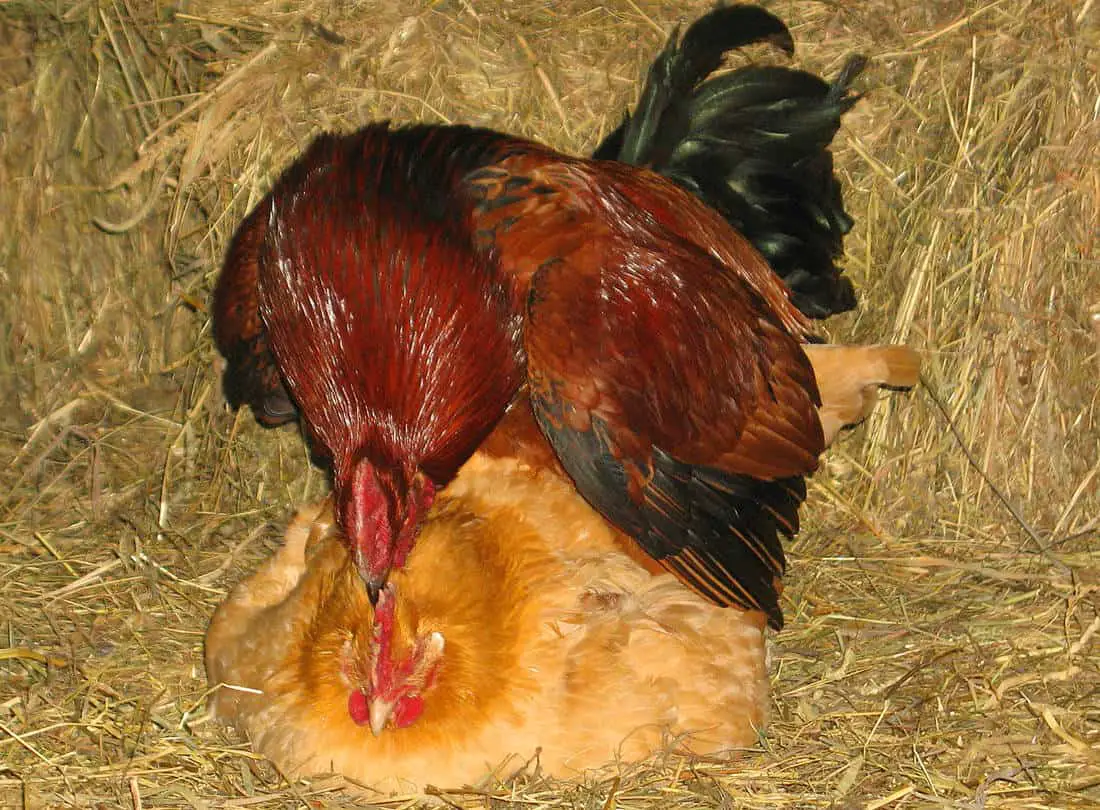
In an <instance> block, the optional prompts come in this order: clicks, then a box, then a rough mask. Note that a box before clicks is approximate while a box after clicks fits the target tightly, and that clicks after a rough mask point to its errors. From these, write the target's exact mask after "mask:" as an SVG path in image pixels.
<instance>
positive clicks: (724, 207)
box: [594, 6, 866, 318]
mask: <svg viewBox="0 0 1100 810" xmlns="http://www.w3.org/2000/svg"><path fill="white" fill-rule="evenodd" d="M765 39H771V40H772V41H773V42H775V43H776V44H777V45H779V46H780V47H782V48H783V49H784V50H785V51H787V52H788V53H789V52H791V51H792V50H793V45H792V44H791V40H790V35H789V33H787V29H786V27H785V26H784V25H783V23H782V22H780V21H779V20H778V19H776V18H775V17H773V16H772V15H771V14H769V13H768V12H766V11H764V10H763V9H760V8H757V7H755V6H731V7H728V8H722V9H717V10H715V11H712V12H711V13H709V14H707V15H706V16H704V17H702V18H701V19H699V20H698V21H697V22H696V23H695V24H694V25H692V26H691V27H690V28H689V29H688V31H687V33H686V34H685V35H684V37H683V39H682V40H680V43H679V45H677V44H676V34H673V36H672V38H671V39H670V40H669V42H668V44H667V45H666V46H665V48H664V50H663V51H662V52H661V53H660V54H659V55H658V57H657V59H656V60H655V61H654V63H653V66H652V67H651V68H650V71H649V75H648V77H647V79H646V84H645V88H644V89H643V90H642V95H641V98H640V99H639V102H638V107H637V109H636V110H635V111H634V113H633V115H630V116H628V117H627V119H626V121H624V122H623V125H622V126H620V127H619V128H618V129H617V130H616V131H615V132H613V133H612V134H611V135H610V136H608V138H607V139H606V140H604V142H603V143H602V144H600V146H599V147H598V148H597V149H596V152H595V153H594V157H596V158H601V159H614V160H620V161H623V162H626V163H633V164H635V165H643V166H649V167H650V168H652V169H654V170H655V171H657V172H660V173H661V174H663V175H665V176H667V177H669V178H670V179H672V180H674V181H675V182H677V183H679V184H680V185H681V186H683V187H685V188H687V189H688V190H689V191H691V192H692V193H693V194H695V195H696V196H697V197H699V198H701V199H702V200H703V201H705V202H706V203H707V204H709V205H710V206H711V207H713V208H715V209H716V210H717V211H719V212H720V213H721V214H722V216H724V217H725V218H726V219H727V220H728V221H729V222H730V224H731V225H733V227H734V228H736V229H737V230H738V231H739V232H740V233H742V234H744V235H745V236H746V237H748V238H749V239H750V240H751V241H752V243H753V244H754V245H755V246H756V248H757V249H758V250H759V251H760V252H761V253H762V254H763V255H764V257H765V258H766V259H767V260H768V262H769V264H770V265H771V266H772V268H773V269H774V270H775V271H776V273H778V274H779V275H780V276H781V277H782V278H783V280H784V281H785V282H786V284H787V286H788V288H789V289H790V290H791V300H792V301H793V302H794V304H795V305H796V306H797V307H798V308H799V309H800V310H802V312H804V313H805V314H806V315H809V316H810V317H813V318H825V317H828V316H829V315H833V314H836V313H839V312H845V311H847V310H849V309H852V308H853V307H854V306H855V303H856V299H855V292H854V290H853V288H852V283H851V281H850V280H848V279H847V278H845V277H843V276H842V275H841V271H840V269H839V268H838V267H837V266H836V264H835V259H836V258H838V257H839V256H840V255H841V252H842V250H843V240H844V235H845V234H846V233H848V231H849V230H850V229H851V227H852V219H851V217H849V216H848V214H847V212H845V210H844V204H843V200H842V198H841V193H840V184H839V182H838V180H837V178H836V177H835V176H834V174H833V160H832V155H831V154H830V152H829V144H830V143H831V142H832V139H833V137H834V136H835V135H836V132H837V130H838V129H839V127H840V119H841V117H842V116H843V114H844V113H845V112H847V111H848V110H849V109H851V107H852V106H853V105H854V104H855V103H856V101H857V100H858V99H859V96H858V95H857V94H855V93H853V92H851V91H850V89H849V86H850V84H851V82H852V81H853V79H855V77H856V76H857V75H858V74H859V73H860V71H862V70H863V68H864V66H865V64H866V60H865V59H864V58H863V57H861V56H857V57H852V58H851V59H849V60H848V62H847V63H846V64H845V66H844V68H843V69H842V70H841V72H840V74H839V75H838V76H837V78H836V80H835V81H833V82H832V83H831V84H830V83H828V82H826V81H824V80H822V79H821V78H819V77H818V76H815V75H814V74H812V73H807V72H805V71H800V70H792V69H790V68H784V67H778V66H762V65H750V66H748V67H743V68H740V69H738V70H734V71H732V72H730V73H726V74H724V75H722V76H718V77H716V78H712V79H709V80H707V81H704V79H706V77H707V76H708V75H709V74H710V73H711V72H712V71H713V70H715V69H716V68H717V67H718V66H719V64H720V62H721V57H722V54H723V53H724V52H726V51H728V50H731V49H732V48H735V47H738V46H741V45H746V44H749V43H753V42H760V41H762V40H765Z"/></svg>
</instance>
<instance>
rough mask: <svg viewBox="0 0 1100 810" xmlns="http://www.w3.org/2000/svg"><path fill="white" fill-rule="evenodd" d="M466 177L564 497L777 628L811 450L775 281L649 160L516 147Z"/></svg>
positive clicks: (813, 461) (803, 391) (792, 334)
mask: <svg viewBox="0 0 1100 810" xmlns="http://www.w3.org/2000/svg"><path fill="white" fill-rule="evenodd" d="M470 182H471V187H472V188H473V189H474V194H475V198H476V204H475V212H474V219H475V224H476V226H477V228H478V233H479V235H480V237H481V239H482V240H484V241H485V243H486V245H487V247H488V248H489V249H491V250H493V251H494V253H495V254H496V255H497V257H498V258H499V261H500V263H501V266H502V267H503V268H504V269H505V271H506V272H509V273H512V274H513V275H514V276H515V277H516V279H517V281H518V282H519V283H520V285H521V288H522V286H523V285H528V286H529V295H528V304H527V323H526V326H525V345H526V349H527V355H528V357H527V360H528V380H529V384H530V392H531V401H532V407H533V408H534V411H535V415H536V417H537V419H538V421H539V425H540V426H541V428H542V430H543V432H544V433H545V434H546V435H547V437H548V438H549V440H550V442H551V444H552V445H553V446H554V449H555V451H556V453H557V455H558V457H559V459H560V460H561V462H562V465H563V466H564V467H565V469H566V470H567V471H568V473H569V475H570V476H571V477H572V478H573V480H574V482H575V483H576V485H577V489H578V491H579V492H580V493H581V494H582V495H583V496H584V497H585V498H586V499H587V500H588V501H589V502H590V503H592V505H593V506H595V507H596V508H597V509H598V510H599V511H600V512H601V513H603V515H604V516H605V517H606V518H608V519H609V520H610V521H612V522H613V523H614V524H616V525H617V526H618V527H619V528H620V529H622V530H623V531H624V532H626V533H627V534H629V535H630V536H631V537H633V538H634V539H635V540H636V541H637V542H638V543H639V544H640V545H641V546H642V548H644V549H645V551H646V552H647V553H648V554H649V555H651V556H652V557H653V558H654V559H656V560H658V561H659V562H660V563H661V564H662V565H663V566H664V567H665V568H667V569H668V570H670V571H672V572H673V573H674V574H675V575H676V576H677V577H679V578H680V579H681V580H683V581H684V582H685V583H686V584H688V585H689V586H691V587H692V588H693V589H695V590H696V591H698V592H699V593H700V594H701V595H703V596H705V597H706V598H708V599H710V600H712V601H714V602H716V603H718V604H721V605H738V606H740V607H743V608H748V609H756V610H762V611H765V612H766V613H767V614H768V617H769V619H770V621H771V623H772V624H773V625H775V626H778V625H779V624H780V623H781V621H782V616H781V613H780V610H779V605H778V587H777V586H778V583H777V579H778V577H779V575H780V574H781V573H782V571H783V567H784V558H783V551H782V547H781V544H780V541H779V536H778V535H779V532H782V533H783V534H787V535H790V534H793V533H794V532H795V531H796V530H797V527H798V506H799V504H800V503H801V502H802V500H803V498H804V497H805V486H804V483H803V480H802V476H804V475H806V474H808V473H810V472H812V471H813V470H814V469H815V468H816V466H817V457H818V455H819V454H820V452H821V450H822V445H823V438H822V432H821V425H820V422H819V420H818V417H817V413H816V410H815V407H816V405H817V404H818V395H817V388H816V385H815V382H814V377H813V370H812V367H811V366H810V363H809V361H808V360H807V358H806V356H805V354H804V353H803V351H802V349H801V347H800V340H799V337H798V336H796V335H797V334H798V332H797V330H798V329H799V328H800V327H801V324H802V321H801V319H800V316H799V315H798V313H797V312H796V311H795V310H794V309H793V307H792V306H791V305H790V304H789V302H788V301H787V299H786V295H785V293H784V292H783V290H782V283H781V282H780V281H779V280H778V279H774V276H772V275H771V273H770V270H769V269H768V267H767V265H766V264H765V263H764V262H763V260H762V259H761V258H760V256H759V254H757V253H756V251H755V250H754V249H753V248H752V247H751V245H749V243H748V242H747V241H746V240H744V239H743V238H742V237H740V236H739V235H738V234H737V233H735V232H734V231H733V230H732V229H731V228H729V226H728V225H726V223H725V222H724V221H722V220H721V218H720V217H718V216H717V215H716V214H714V212H712V211H711V210H710V209H708V208H707V207H706V206H705V205H704V204H702V203H700V202H698V201H697V200H695V199H694V198H692V197H691V196H690V195H689V194H688V193H686V192H683V191H681V190H680V189H678V188H676V187H675V186H673V185H672V184H671V183H668V182H666V181H664V180H662V179H661V178H658V177H656V176H655V175H653V174H651V173H649V172H646V171H644V170H638V169H632V168H630V167H624V166H619V165H616V164H608V163H592V162H584V161H560V162H555V163H547V162H544V161H528V162H527V163H525V162H524V161H523V159H522V158H513V159H510V160H508V161H505V162H503V163H501V164H498V165H497V166H495V167H492V168H490V169H485V170H481V171H479V172H477V173H475V174H474V175H472V176H471V177H470ZM773 279H774V281H773ZM777 291H778V292H777Z"/></svg>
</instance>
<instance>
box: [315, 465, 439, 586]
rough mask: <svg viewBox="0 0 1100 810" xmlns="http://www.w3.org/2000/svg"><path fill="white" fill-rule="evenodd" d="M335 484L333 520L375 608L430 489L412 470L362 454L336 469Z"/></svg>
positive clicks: (421, 514) (400, 560) (432, 494)
mask: <svg viewBox="0 0 1100 810" xmlns="http://www.w3.org/2000/svg"><path fill="white" fill-rule="evenodd" d="M335 484H336V485H335V490H336V510H337V518H338V520H339V522H340V527H341V528H342V529H343V530H344V535H345V536H346V537H347V538H348V542H349V544H350V546H351V553H352V558H353V559H354V560H355V565H356V567H357V568H358V569H359V575H360V576H361V577H362V578H363V581H364V582H365V583H366V585H367V592H368V594H369V595H370V600H371V603H372V604H375V603H377V601H378V597H379V594H380V593H381V591H382V588H383V586H385V584H386V579H387V578H388V577H389V573H390V570H391V569H393V568H401V567H402V566H403V565H404V564H405V558H406V557H407V556H408V554H409V551H410V550H411V549H412V545H413V541H414V540H415V539H416V533H417V531H418V530H419V527H420V522H421V520H423V518H424V515H425V514H426V513H427V511H428V509H429V508H430V507H431V505H432V500H433V499H434V497H435V485H434V484H433V483H432V481H431V479H430V478H428V477H427V476H426V475H425V474H424V473H423V472H422V471H420V470H418V469H416V468H415V467H413V466H410V465H400V464H376V463H374V462H373V461H372V460H371V458H370V457H369V456H366V455H357V456H355V457H353V459H352V461H351V462H350V463H348V464H346V465H342V466H341V467H339V468H337V474H336V482H335Z"/></svg>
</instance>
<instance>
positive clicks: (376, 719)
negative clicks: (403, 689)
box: [370, 698, 393, 737]
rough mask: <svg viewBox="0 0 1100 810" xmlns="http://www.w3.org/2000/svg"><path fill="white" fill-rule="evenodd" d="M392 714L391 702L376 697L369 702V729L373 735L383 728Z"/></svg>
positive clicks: (376, 734)
mask: <svg viewBox="0 0 1100 810" xmlns="http://www.w3.org/2000/svg"><path fill="white" fill-rule="evenodd" d="M392 714H393V704H392V703H390V702H388V701H385V700H380V699H378V698H375V699H374V700H372V701H371V702H370V730H371V733H372V734H374V736H375V737H377V736H378V735H379V734H381V733H382V732H383V731H384V730H385V728H386V723H388V722H390V715H392Z"/></svg>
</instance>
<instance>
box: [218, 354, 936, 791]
mask: <svg viewBox="0 0 1100 810" xmlns="http://www.w3.org/2000/svg"><path fill="white" fill-rule="evenodd" d="M810 358H811V360H812V362H813V364H814V372H815V375H816V376H817V377H818V378H819V379H823V378H824V377H825V376H829V378H830V380H831V382H830V383H829V384H824V382H823V384H822V385H821V390H822V391H823V402H822V405H821V411H822V421H823V423H826V424H829V425H835V426H836V427H837V428H840V427H846V426H848V425H850V424H853V423H855V422H858V421H859V420H861V419H862V418H863V417H864V416H866V415H867V413H868V412H869V408H870V406H871V405H872V404H873V402H874V397H872V396H870V394H871V393H872V392H874V391H876V390H877V388H878V387H879V386H882V385H885V386H890V387H895V388H897V387H911V386H912V385H913V384H914V383H915V381H916V373H917V358H916V356H915V354H914V353H913V352H912V351H911V350H909V349H907V348H905V347H900V346H886V347H883V346H872V347H844V346H829V347H813V351H812V352H811V354H810ZM837 372H842V373H837ZM826 413H829V414H831V415H832V416H826ZM834 435H835V434H834ZM621 542H622V538H621V536H620V535H619V534H618V533H617V532H615V531H614V530H613V529H612V528H611V526H610V525H609V524H608V523H607V522H606V521H604V520H603V519H602V518H601V517H600V516H599V514H597V513H596V512H595V511H594V510H593V509H591V507H589V506H588V505H587V504H586V503H585V502H584V501H583V500H582V499H581V498H580V496H579V495H578V494H577V493H576V491H575V490H574V489H573V487H572V486H571V483H570V482H569V480H568V478H566V477H565V475H564V474H563V472H562V471H561V470H560V468H558V466H557V464H556V462H555V460H554V456H553V453H552V452H551V451H550V448H549V446H548V445H547V443H546V439H545V438H544V437H543V436H542V435H541V433H540V432H539V430H538V429H537V428H536V427H535V426H534V424H533V415H532V412H531V410H530V409H529V408H517V409H514V410H513V411H510V412H509V415H508V417H507V418H506V419H505V420H503V421H502V422H501V423H500V425H499V426H498V427H497V428H496V429H495V430H494V431H493V433H492V434H491V436H490V437H489V439H488V440H487V441H486V442H484V443H483V444H482V446H481V447H479V448H478V451H477V452H476V453H475V455H474V456H473V457H472V458H471V459H470V460H469V461H468V462H467V463H466V464H465V465H463V467H462V469H461V471H460V472H459V474H458V476H457V477H456V478H455V479H454V480H453V481H452V482H451V483H450V484H449V485H448V486H447V487H446V488H445V489H444V490H442V491H441V493H440V496H439V498H438V500H437V502H436V503H435V505H434V507H433V509H432V510H431V511H430V513H429V514H428V515H427V516H426V518H425V520H424V522H423V526H422V529H421V532H420V536H419V539H418V541H417V543H416V546H415V548H414V549H413V550H412V552H411V554H410V555H409V558H408V560H407V561H406V565H405V566H404V567H403V568H401V569H399V570H396V571H395V572H394V573H393V575H392V576H391V579H390V582H389V583H388V585H387V586H386V587H385V588H384V589H383V590H382V592H381V593H380V595H379V599H378V603H377V606H372V605H371V603H370V600H369V599H368V597H367V594H366V592H365V589H364V588H363V587H362V584H361V581H360V579H359V575H358V572H357V570H356V568H355V565H354V563H353V561H352V560H351V557H350V555H349V553H348V549H347V546H346V544H345V543H344V541H343V540H342V538H341V537H340V536H339V532H338V530H337V528H336V526H335V524H334V521H333V517H332V512H331V507H330V506H329V505H328V504H325V505H321V506H316V507H307V508H305V509H303V510H301V511H300V512H299V514H298V516H297V517H296V518H295V519H294V520H293V521H292V523H291V525H290V527H289V528H288V530H287V532H286V537H285V541H284V544H283V546H282V547H281V548H280V550H279V551H278V552H277V553H276V555H275V556H274V557H273V558H272V559H271V560H270V561H268V562H267V563H266V564H265V565H264V566H263V567H262V568H261V569H260V570H259V571H258V572H257V573H255V574H254V575H252V576H251V577H249V578H247V579H245V580H244V581H242V582H241V583H240V584H238V585H237V586H236V587H235V588H234V589H233V590H232V592H231V593H230V594H229V596H228V597H227V598H226V600H225V601H224V602H223V603H222V604H221V605H220V606H219V607H218V610H217V612H216V613H215V615H214V618H213V620H212V622H211V625H210V628H209V631H208V633H207V637H206V667H207V674H208V678H209V681H210V685H211V688H212V690H213V692H212V698H211V709H212V711H213V714H214V715H215V716H217V717H218V718H220V719H222V720H224V721H227V722H231V723H233V724H234V725H236V726H237V728H238V729H240V730H241V731H244V732H246V733H247V734H248V736H249V737H250V738H251V740H252V743H253V745H254V746H255V748H256V750H258V751H259V752H261V753H263V754H265V755H267V756H268V757H270V758H271V759H272V760H274V762H275V763H276V765H278V766H279V767H280V769H281V770H282V771H283V772H284V773H288V774H309V773H311V772H315V771H319V770H325V769H329V768H332V769H334V770H336V771H338V772H340V773H343V774H344V775H346V776H349V777H351V778H353V779H356V780H359V781H363V782H367V783H369V784H371V785H373V786H377V787H381V788H385V789H390V790H407V789H409V788H413V789H423V787H424V785H425V784H426V783H427V782H429V781H430V782H431V783H433V784H437V785H438V784H448V785H449V784H466V783H474V782H475V781H477V780H478V779H479V778H480V777H481V776H483V775H484V774H485V771H486V769H487V768H492V767H494V766H496V765H497V764H498V763H502V762H504V761H506V760H508V759H509V758H510V757H518V759H513V761H512V765H511V766H510V767H509V770H513V769H514V768H515V767H516V765H517V764H518V763H522V762H523V761H524V760H525V759H527V758H528V757H530V756H532V755H533V754H534V753H535V752H536V751H539V750H540V749H541V753H540V757H539V764H540V765H541V766H542V767H543V768H544V769H545V770H546V771H547V772H549V773H551V774H554V775H557V776H570V775H573V774H575V773H576V772H577V771H579V770H583V769H585V768H591V767H599V766H602V765H604V764H605V763H607V762H608V761H610V760H612V759H614V758H616V757H619V758H621V759H625V760H634V759H640V758H643V757H646V756H648V755H649V754H651V753H652V752H654V751H655V750H657V749H658V748H659V747H661V745H662V744H663V742H664V738H665V737H666V735H671V736H672V737H673V738H674V739H675V741H676V742H677V744H678V745H679V747H680V748H682V749H684V750H686V751H689V752H692V753H695V754H711V753H716V752H720V751H727V750H729V749H731V748H738V747H744V746H747V745H751V744H753V743H754V742H755V741H756V739H757V734H758V733H759V730H760V729H761V728H762V727H763V725H764V722H765V720H766V714H767V696H768V679H767V670H766V666H765V655H764V637H763V629H764V621H763V616H762V614H760V613H753V612H746V611H740V610H736V609H723V608H718V607H716V606H714V605H712V604H710V603H709V602H708V601H706V600H704V599H702V598H700V597H699V596H698V595H697V594H694V593H692V592H691V591H689V590H687V589H685V588H682V587H680V585H679V584H678V583H677V582H676V580H675V579H673V578H672V577H671V576H669V575H668V574H667V573H664V572H662V575H661V576H651V575H650V573H647V572H646V571H645V569H644V568H643V567H642V566H639V565H637V564H636V563H634V562H632V561H631V559H630V556H629V555H628V554H626V553H623V551H624V550H625V549H621V548H620V546H619V544H620V543H621ZM398 730H400V731H398ZM498 773H499V770H498Z"/></svg>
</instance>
